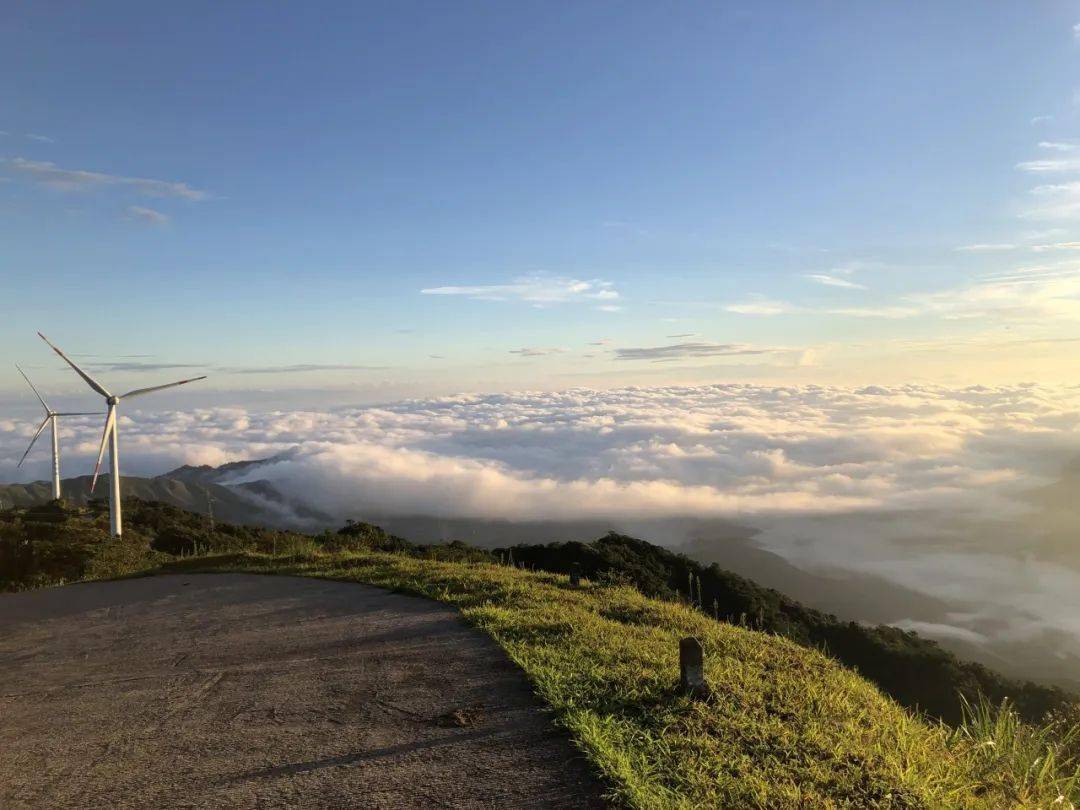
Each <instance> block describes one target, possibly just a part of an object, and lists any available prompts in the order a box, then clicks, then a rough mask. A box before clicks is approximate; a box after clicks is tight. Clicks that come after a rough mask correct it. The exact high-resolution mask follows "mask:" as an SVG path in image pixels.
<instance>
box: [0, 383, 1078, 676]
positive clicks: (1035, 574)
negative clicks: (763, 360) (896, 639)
mask: <svg viewBox="0 0 1080 810" xmlns="http://www.w3.org/2000/svg"><path fill="white" fill-rule="evenodd" d="M133 404H135V403H133ZM124 413H125V415H124V416H123V417H122V418H121V454H122V465H123V466H122V468H123V470H124V472H125V473H126V474H130V475H147V474H157V473H161V472H164V471H166V470H168V469H170V468H172V467H175V466H178V465H180V464H210V465H219V464H222V463H225V462H228V461H236V460H244V459H253V458H262V457H269V456H275V455H278V456H279V458H278V460H276V461H275V462H274V463H273V464H270V465H265V466H261V467H259V468H258V470H257V471H256V473H255V475H254V477H258V478H265V479H269V480H271V481H272V482H274V483H275V484H276V485H278V487H279V488H280V489H282V490H283V491H285V492H287V493H288V494H289V495H290V496H292V497H293V498H296V499H299V500H302V501H305V502H307V503H308V504H310V505H312V506H314V507H316V508H318V509H320V510H321V511H324V512H326V513H329V514H332V515H336V516H342V517H345V516H356V515H357V514H358V513H362V512H363V511H364V510H375V511H377V512H378V513H381V514H386V515H395V514H396V515H430V516H441V517H465V518H486V519H509V520H556V521H558V520H570V519H585V518H588V519H594V518H595V519H603V520H612V521H613V523H614V522H616V521H623V522H629V521H632V520H634V519H650V520H652V519H657V518H666V517H671V518H687V517H698V518H724V519H730V520H736V521H739V522H741V523H744V524H746V525H749V526H753V527H755V528H757V529H758V530H759V531H760V533H759V534H758V535H757V537H756V538H755V539H756V541H757V542H759V543H760V544H761V545H762V546H764V547H766V548H768V549H770V550H772V551H775V552H777V553H778V554H781V555H782V556H784V557H785V558H786V559H788V560H790V561H792V562H793V563H795V564H797V565H799V566H801V567H804V568H806V569H815V568H816V569H828V570H842V571H847V572H853V573H870V574H873V575H875V576H880V577H884V578H886V579H889V580H890V581H892V582H895V583H898V584H901V585H902V586H904V587H905V588H910V589H913V590H915V591H919V592H924V593H926V594H927V595H930V596H933V597H935V598H945V599H949V600H950V602H951V604H954V605H955V606H956V609H955V610H952V611H951V612H949V613H948V614H947V615H942V616H940V617H937V619H936V620H935V621H932V622H929V621H926V617H922V618H920V619H916V618H912V617H908V616H897V617H895V621H896V622H897V623H899V624H901V625H904V626H909V627H912V628H915V629H919V630H921V631H924V632H929V633H931V634H932V635H937V636H938V637H941V638H954V639H964V640H967V641H971V642H973V643H974V642H978V641H981V640H986V639H991V638H1019V637H1021V636H1023V637H1025V638H1033V637H1035V636H1037V635H1038V634H1040V633H1048V632H1049V633H1052V634H1055V638H1058V637H1060V638H1065V639H1067V644H1068V650H1066V653H1067V654H1068V655H1070V656H1071V655H1074V654H1075V655H1080V574H1078V571H1080V555H1077V554H1075V553H1074V552H1073V551H1072V548H1071V545H1070V544H1069V543H1067V542H1066V543H1063V541H1062V537H1061V536H1060V535H1061V525H1062V523H1061V521H1060V520H1057V521H1056V522H1054V521H1051V523H1053V526H1054V527H1056V528H1047V526H1046V525H1044V524H1047V521H1046V520H1044V518H1045V515H1044V514H1043V511H1044V509H1043V507H1040V506H1038V505H1037V504H1036V503H1034V502H1033V500H1032V498H1031V493H1032V492H1035V491H1037V490H1039V489H1040V488H1043V487H1046V486H1048V485H1052V484H1054V483H1055V482H1059V481H1060V479H1061V477H1062V474H1063V471H1064V470H1065V469H1066V468H1067V467H1068V465H1069V464H1070V463H1071V462H1073V461H1074V460H1075V459H1076V458H1078V457H1080V431H1078V430H1077V427H1078V423H1080V387H1046V386H1038V385H1018V386H1000V387H984V386H977V387H966V388H948V387H942V386H934V385H904V386H896V387H864V388H841V387H825V386H800V387H768V386H754V385H711V386H698V387H627V388H621V389H616V390H607V391H597V390H585V389H578V390H570V391H563V392H557V393H549V392H526V393H513V394H489V395H472V394H470V395H461V396H453V397H442V398H436V399H414V400H405V401H401V402H395V403H391V404H385V405H380V406H371V407H357V408H339V409H333V410H325V411H315V410H308V411H298V412H285V411H260V412H254V411H247V410H241V409H235V408H208V409H196V410H192V411H186V412H184V411H160V412H153V411H139V410H133V409H125V412H124ZM100 429H101V428H100V420H99V419H98V418H93V417H83V418H79V419H71V420H69V421H68V422H67V425H66V427H65V436H64V442H63V449H64V453H65V459H64V474H65V476H70V475H78V474H84V473H87V472H89V471H90V469H91V468H92V464H93V457H94V456H95V455H96V451H97V445H98V442H99V441H100V433H99V431H100ZM32 430H33V426H32V425H31V424H30V423H28V422H24V421H15V420H11V419H0V480H8V481H12V480H30V479H33V478H44V477H46V475H47V470H48V451H47V441H46V440H47V436H45V437H43V438H42V446H41V447H36V448H35V450H34V453H33V454H32V456H31V458H30V459H28V460H27V462H26V464H25V465H24V469H23V470H16V469H15V464H16V462H17V461H18V458H19V456H21V454H22V452H23V450H24V449H25V445H26V441H27V440H28V437H29V433H31V432H32ZM1078 500H1080V499H1078ZM1070 525H1072V524H1070ZM1055 532H1056V534H1055ZM1010 634H1012V635H1011V636H1010ZM1060 638H1059V639H1058V642H1055V643H1059V642H1060Z"/></svg>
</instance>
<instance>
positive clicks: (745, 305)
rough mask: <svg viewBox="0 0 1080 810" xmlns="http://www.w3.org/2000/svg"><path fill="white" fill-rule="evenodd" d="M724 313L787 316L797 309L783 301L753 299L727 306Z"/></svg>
mask: <svg viewBox="0 0 1080 810" xmlns="http://www.w3.org/2000/svg"><path fill="white" fill-rule="evenodd" d="M724 310H725V311H726V312H732V313H734V314H736V315H765V316H771V315H787V314H789V313H792V312H796V311H798V308H797V307H795V306H793V305H792V304H789V303H787V302H785V301H774V300H772V299H769V298H753V299H751V300H749V301H743V302H740V303H736V304H727V305H726V306H725V307H724Z"/></svg>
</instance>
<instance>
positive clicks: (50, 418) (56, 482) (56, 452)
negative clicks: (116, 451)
mask: <svg viewBox="0 0 1080 810" xmlns="http://www.w3.org/2000/svg"><path fill="white" fill-rule="evenodd" d="M15 368H17V369H19V373H20V374H22V378H23V379H24V380H26V384H27V385H29V386H30V390H31V391H33V392H34V395H35V396H36V397H37V398H38V402H40V403H41V407H42V408H44V409H45V419H44V420H43V421H42V422H41V424H40V425H38V429H37V432H36V433H34V438H32V439H31V440H30V446H29V447H27V448H26V452H25V453H23V457H22V458H21V459H19V463H18V464H16V465H15V466H16V467H21V466H22V463H23V462H24V461H26V457H27V456H28V455H30V451H31V450H32V449H33V447H34V442H36V441H37V440H38V436H40V435H41V432H42V431H43V430H45V426H46V425H49V424H51V425H52V496H53V500H54V501H56V500H59V499H60V432H59V431H60V425H59V421H58V417H61V416H93V415H94V414H93V413H73V412H64V413H61V412H60V411H54V410H53V409H52V408H50V407H49V406H48V404H47V403H46V402H45V398H44V397H43V396H41V393H40V392H39V391H38V390H37V389H36V388H35V387H34V384H33V383H32V382H30V378H29V377H27V376H26V372H25V371H23V370H22V367H21V366H20V365H19V364H18V363H16V364H15Z"/></svg>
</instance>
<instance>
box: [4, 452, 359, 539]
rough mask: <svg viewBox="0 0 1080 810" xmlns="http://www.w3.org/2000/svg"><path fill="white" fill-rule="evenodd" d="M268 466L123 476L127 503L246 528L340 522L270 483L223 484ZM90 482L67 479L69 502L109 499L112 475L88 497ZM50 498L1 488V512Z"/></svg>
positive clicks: (48, 491)
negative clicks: (153, 503) (175, 510)
mask: <svg viewBox="0 0 1080 810" xmlns="http://www.w3.org/2000/svg"><path fill="white" fill-rule="evenodd" d="M267 461H268V460H267V459H260V460H257V461H238V462H234V463H232V464H225V465H222V466H221V467H209V466H202V467H191V466H184V467H178V468H177V469H175V470H171V471H170V472H167V473H164V474H163V475H158V476H155V477H153V478H139V477H136V476H128V475H125V476H122V477H121V483H122V489H123V493H124V497H125V498H129V497H130V498H141V499H143V500H146V501H158V502H160V503H165V504H169V505H170V506H176V507H178V508H180V509H185V510H187V511H189V512H197V513H200V514H207V515H209V514H210V511H211V510H213V515H214V517H215V518H216V519H220V520H223V521H226V522H228V523H239V524H242V525H246V526H266V527H271V528H280V529H305V530H316V529H322V528H327V527H330V526H335V525H337V524H338V523H339V522H340V521H337V520H335V519H334V518H333V517H331V516H329V515H326V514H323V513H321V512H319V511H317V510H315V509H312V508H310V507H308V506H305V505H304V504H294V503H292V502H291V501H290V500H289V499H288V498H287V497H286V496H285V495H283V494H282V493H281V492H279V491H278V490H277V489H275V488H274V486H273V485H272V484H271V483H270V482H268V481H252V482H246V483H242V484H235V485H226V484H224V483H222V482H224V481H227V480H228V479H230V478H238V477H240V476H241V475H244V474H246V473H248V472H250V470H251V469H253V468H256V467H258V466H259V465H261V464H265V463H266V462H267ZM92 480H93V479H92V478H91V476H89V475H82V476H79V477H77V478H65V479H64V480H63V481H62V482H61V491H62V492H63V493H64V498H65V500H67V501H70V502H71V503H73V504H76V505H79V506H85V505H86V504H88V503H89V502H90V501H91V500H94V499H100V498H107V497H108V493H109V476H108V475H103V476H101V477H100V478H99V479H98V484H97V488H96V489H95V491H94V493H93V494H91V493H90V484H91V482H92ZM51 498H52V488H51V485H50V484H49V483H48V482H46V481H35V482H33V483H31V484H0V508H9V507H12V506H17V507H22V508H25V507H30V506H37V505H39V504H43V503H47V502H48V501H49V500H50V499H51Z"/></svg>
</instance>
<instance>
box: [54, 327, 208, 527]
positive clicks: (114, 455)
mask: <svg viewBox="0 0 1080 810" xmlns="http://www.w3.org/2000/svg"><path fill="white" fill-rule="evenodd" d="M38 337H40V338H41V339H42V340H44V341H45V342H46V343H48V344H49V347H50V348H51V349H52V350H53V351H54V352H56V353H57V354H58V355H60V356H61V357H62V358H63V359H64V362H66V363H67V364H68V365H69V366H71V367H72V368H73V369H75V373H76V374H78V375H79V376H80V377H82V378H83V380H84V381H85V382H86V384H87V385H89V386H90V387H91V388H93V389H94V390H95V391H97V392H98V393H99V394H101V396H103V397H105V403H106V404H107V405H108V406H109V411H108V413H107V414H106V416H105V431H104V433H102V434H101V448H100V449H99V450H98V457H97V464H95V465H94V480H93V481H92V482H91V484H90V491H91V492H93V491H94V487H96V486H97V479H98V471H99V470H100V469H101V459H102V457H103V456H104V455H105V443H106V442H108V444H109V522H110V525H111V528H112V534H113V536H114V537H119V536H120V532H121V520H120V451H119V446H118V443H117V439H116V431H117V424H116V408H117V406H118V405H119V404H120V400H122V399H130V398H131V397H141V396H142V395H143V394H149V393H152V392H154V391H162V390H164V389H166V388H174V387H176V386H178V385H185V384H186V383H189V382H195V381H196V380H205V379H206V375H205V374H204V375H203V376H201V377H192V378H191V379H190V380H178V381H177V382H171V383H166V384H165V385H155V386H152V387H150V388H136V389H135V390H134V391H128V392H127V393H126V394H121V395H120V396H116V395H115V394H110V393H109V392H108V391H107V390H105V387H104V386H102V385H101V383H99V382H98V381H97V380H95V379H94V378H93V377H91V376H90V375H89V374H87V373H86V372H85V371H83V370H82V369H81V368H79V367H78V366H77V365H75V364H74V363H73V362H72V361H71V358H70V357H68V356H67V355H66V354H64V353H63V352H62V351H60V350H59V349H58V348H56V347H55V346H53V344H52V343H50V342H49V339H48V338H47V337H45V336H44V335H43V334H41V332H38Z"/></svg>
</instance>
